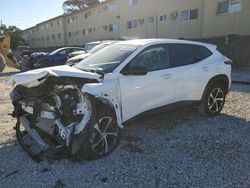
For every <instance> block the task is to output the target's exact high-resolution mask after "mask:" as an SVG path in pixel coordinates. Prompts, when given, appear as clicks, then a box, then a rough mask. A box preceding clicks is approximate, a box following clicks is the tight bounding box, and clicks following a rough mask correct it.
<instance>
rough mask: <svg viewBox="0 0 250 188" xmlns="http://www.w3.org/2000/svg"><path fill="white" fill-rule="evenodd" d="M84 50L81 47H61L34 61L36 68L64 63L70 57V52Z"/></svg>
mask: <svg viewBox="0 0 250 188" xmlns="http://www.w3.org/2000/svg"><path fill="white" fill-rule="evenodd" d="M80 50H84V49H83V48H80V47H65V48H59V49H57V50H55V51H53V52H51V53H50V54H47V55H44V56H42V57H39V58H38V59H37V60H36V62H35V63H34V65H33V66H34V68H42V67H50V66H57V65H64V64H65V62H66V61H67V59H68V54H69V53H72V52H76V51H80Z"/></svg>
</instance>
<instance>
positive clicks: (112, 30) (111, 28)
mask: <svg viewBox="0 0 250 188" xmlns="http://www.w3.org/2000/svg"><path fill="white" fill-rule="evenodd" d="M109 32H117V25H116V24H110V25H109Z"/></svg>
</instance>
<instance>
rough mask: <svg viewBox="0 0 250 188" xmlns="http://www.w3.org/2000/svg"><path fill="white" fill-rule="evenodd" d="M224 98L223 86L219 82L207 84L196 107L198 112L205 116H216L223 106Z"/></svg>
mask: <svg viewBox="0 0 250 188" xmlns="http://www.w3.org/2000/svg"><path fill="white" fill-rule="evenodd" d="M225 98H226V91H225V87H223V85H221V84H219V83H214V84H211V85H210V86H208V89H207V91H206V93H205V95H204V97H203V99H202V101H201V104H200V106H199V108H198V110H199V112H200V113H201V114H202V115H205V116H209V117H212V116H216V115H218V114H219V113H220V112H221V110H222V109H223V107H224V104H225Z"/></svg>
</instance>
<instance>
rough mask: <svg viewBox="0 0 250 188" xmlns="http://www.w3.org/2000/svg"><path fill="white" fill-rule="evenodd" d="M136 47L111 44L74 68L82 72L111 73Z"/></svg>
mask: <svg viewBox="0 0 250 188" xmlns="http://www.w3.org/2000/svg"><path fill="white" fill-rule="evenodd" d="M137 47H138V46H136V45H127V44H112V45H109V46H107V47H105V48H103V49H101V50H100V51H98V52H96V53H94V54H93V55H91V56H89V57H88V58H86V59H84V60H82V61H81V62H79V63H78V64H76V65H75V66H76V68H79V69H81V70H84V71H94V72H97V73H98V72H102V73H111V72H113V70H114V69H115V68H116V67H117V66H118V65H120V64H121V63H122V62H123V61H124V60H125V59H126V58H127V57H128V56H130V55H131V54H132V53H133V52H134V51H135V50H136V49H137Z"/></svg>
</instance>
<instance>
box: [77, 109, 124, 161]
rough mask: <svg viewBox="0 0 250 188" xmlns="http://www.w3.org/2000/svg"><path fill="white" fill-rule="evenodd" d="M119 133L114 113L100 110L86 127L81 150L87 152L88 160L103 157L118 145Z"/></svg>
mask: <svg viewBox="0 0 250 188" xmlns="http://www.w3.org/2000/svg"><path fill="white" fill-rule="evenodd" d="M120 133H121V129H120V128H119V127H118V125H117V121H116V118H115V116H114V113H113V112H111V111H108V110H107V111H105V110H101V111H100V112H99V113H97V115H96V118H95V120H93V121H92V122H91V124H90V127H89V128H88V133H87V135H86V140H85V143H84V144H83V147H82V150H81V152H83V154H86V153H87V159H88V160H95V159H100V158H103V157H105V156H107V155H109V154H110V153H111V152H112V151H114V149H115V148H116V147H117V146H118V144H119V141H120V137H121V135H120Z"/></svg>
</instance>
